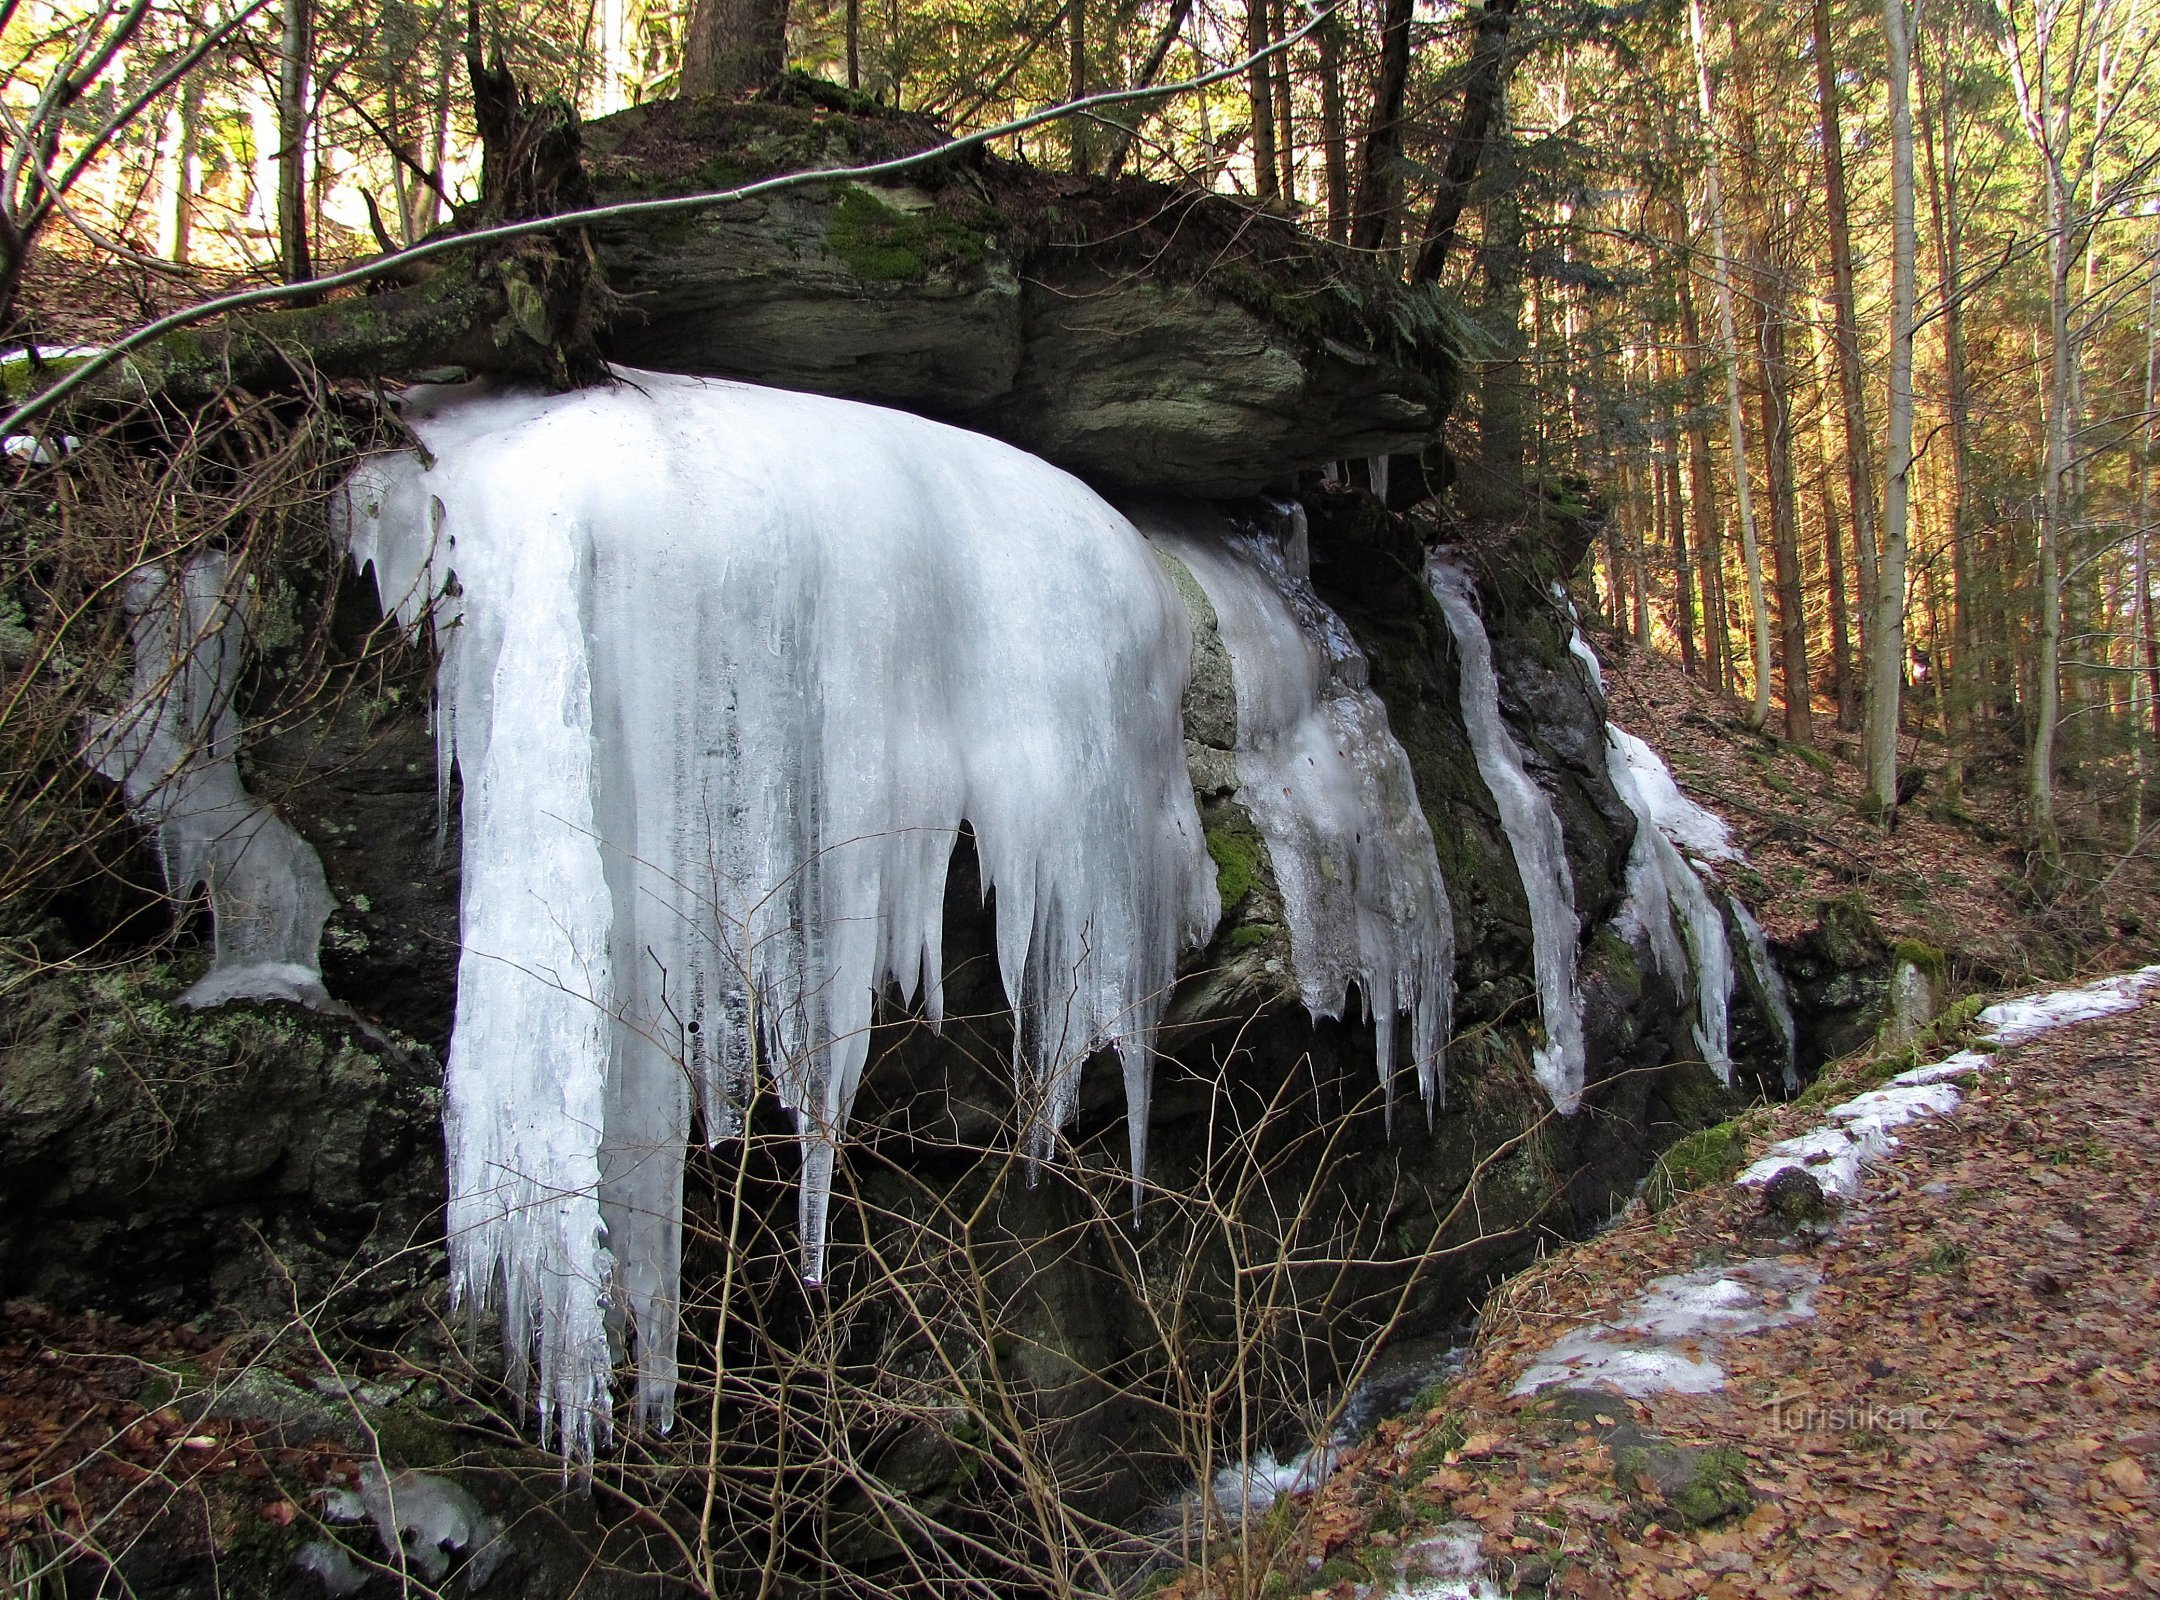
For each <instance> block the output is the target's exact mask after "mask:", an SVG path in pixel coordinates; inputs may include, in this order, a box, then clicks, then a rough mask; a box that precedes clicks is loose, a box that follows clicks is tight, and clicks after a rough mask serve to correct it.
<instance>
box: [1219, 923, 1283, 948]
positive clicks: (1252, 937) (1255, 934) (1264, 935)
mask: <svg viewBox="0 0 2160 1600" xmlns="http://www.w3.org/2000/svg"><path fill="white" fill-rule="evenodd" d="M1274 937H1275V924H1274V923H1272V922H1248V923H1246V924H1245V925H1244V926H1243V927H1241V928H1236V929H1233V930H1232V932H1231V934H1230V948H1231V949H1232V950H1255V949H1258V948H1259V947H1260V946H1261V945H1264V944H1266V943H1267V942H1268V940H1270V939H1272V938H1274Z"/></svg>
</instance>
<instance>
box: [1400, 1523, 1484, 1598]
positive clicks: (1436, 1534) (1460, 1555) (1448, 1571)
mask: <svg viewBox="0 0 2160 1600" xmlns="http://www.w3.org/2000/svg"><path fill="white" fill-rule="evenodd" d="M1396 1566H1397V1573H1396V1579H1395V1583H1394V1585H1393V1586H1392V1587H1391V1588H1390V1589H1389V1590H1388V1591H1387V1592H1388V1595H1389V1597H1390V1600H1501V1597H1502V1596H1503V1594H1504V1593H1505V1591H1504V1590H1502V1589H1501V1588H1500V1587H1499V1586H1498V1585H1497V1584H1495V1583H1494V1582H1493V1580H1492V1579H1491V1578H1490V1577H1489V1576H1488V1575H1487V1573H1486V1566H1485V1540H1484V1534H1483V1531H1482V1530H1481V1529H1480V1528H1479V1527H1478V1525H1477V1524H1476V1523H1474V1522H1447V1523H1442V1524H1441V1525H1440V1526H1439V1527H1437V1528H1435V1529H1434V1530H1433V1531H1432V1532H1431V1533H1429V1534H1427V1535H1426V1536H1425V1537H1424V1538H1422V1539H1416V1540H1413V1541H1412V1542H1410V1543H1409V1544H1406V1545H1404V1546H1403V1547H1402V1549H1401V1551H1400V1552H1399V1553H1398V1554H1397V1557H1396Z"/></svg>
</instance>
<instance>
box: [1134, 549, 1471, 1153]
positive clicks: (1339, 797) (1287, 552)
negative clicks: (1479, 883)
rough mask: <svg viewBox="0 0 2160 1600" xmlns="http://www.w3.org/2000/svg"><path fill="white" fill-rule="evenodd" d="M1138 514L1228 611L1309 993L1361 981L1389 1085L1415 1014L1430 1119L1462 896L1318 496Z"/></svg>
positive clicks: (1270, 844) (1241, 771) (1265, 823)
mask: <svg viewBox="0 0 2160 1600" xmlns="http://www.w3.org/2000/svg"><path fill="white" fill-rule="evenodd" d="M1137 515H1138V519H1139V526H1140V529H1141V531H1142V532H1143V533H1145V534H1146V535H1147V536H1148V538H1149V539H1150V540H1151V541H1153V542H1154V543H1155V544H1156V545H1157V546H1158V547H1159V548H1161V549H1163V550H1165V551H1167V552H1168V553H1169V554H1170V555H1171V556H1172V557H1173V558H1175V559H1176V560H1177V561H1178V562H1179V563H1180V564H1181V565H1182V566H1184V568H1185V569H1186V571H1187V572H1189V573H1191V574H1192V576H1193V579H1194V581H1196V582H1197V583H1198V584H1199V585H1200V588H1201V590H1202V591H1203V592H1204V593H1205V594H1206V595H1207V598H1208V603H1209V605H1210V606H1211V607H1212V608H1213V610H1214V612H1215V622H1216V628H1217V631H1218V632H1219V634H1220V636H1221V639H1222V643H1223V648H1224V650H1225V652H1226V653H1227V654H1228V655H1229V657H1230V664H1231V673H1232V679H1233V682H1234V685H1235V689H1236V695H1237V751H1236V762H1237V776H1238V789H1237V796H1236V798H1237V802H1238V804H1239V805H1241V806H1243V807H1244V808H1245V810H1246V811H1247V812H1248V813H1250V815H1251V816H1252V819H1253V821H1254V823H1255V824H1256V825H1257V826H1258V827H1259V829H1260V834H1261V837H1262V839H1263V840H1265V842H1266V844H1267V850H1268V859H1269V860H1270V861H1271V862H1272V863H1273V865H1274V868H1275V880H1276V883H1277V884H1278V886H1279V887H1280V888H1281V890H1282V897H1283V911H1284V914H1285V916H1286V917H1287V919H1288V922H1289V925H1290V955H1291V963H1292V965H1293V967H1294V968H1295V969H1296V972H1297V976H1298V987H1299V990H1300V992H1301V994H1302V996H1303V998H1304V1001H1305V1007H1306V1009H1307V1010H1308V1011H1310V1012H1311V1013H1312V1015H1313V1016H1314V1017H1316V1018H1317V1017H1340V1016H1341V1015H1342V1014H1343V1012H1344V1011H1345V1010H1346V1009H1347V1007H1348V1005H1349V997H1350V989H1351V986H1352V985H1353V984H1355V985H1356V986H1357V989H1358V992H1359V994H1360V995H1361V996H1362V998H1363V1000H1364V1003H1365V1009H1366V1011H1367V1013H1368V1015H1369V1016H1370V1017H1371V1020H1372V1024H1373V1039H1374V1047H1375V1048H1374V1054H1375V1057H1376V1059H1377V1065H1378V1068H1379V1073H1380V1083H1381V1086H1382V1088H1383V1089H1389V1088H1391V1086H1392V1084H1393V1082H1394V1072H1395V1034H1396V1018H1397V1016H1398V1014H1400V1015H1405V1016H1407V1017H1408V1018H1409V1019H1410V1053H1411V1059H1412V1060H1413V1061H1414V1062H1415V1063H1416V1065H1417V1074H1418V1085H1419V1088H1420V1090H1421V1091H1422V1092H1423V1095H1424V1099H1425V1108H1426V1115H1427V1118H1428V1120H1429V1119H1430V1117H1431V1114H1432V1110H1433V1107H1434V1105H1435V1104H1436V1102H1437V1101H1438V1099H1439V1096H1440V1094H1441V1092H1442V1088H1443V1079H1442V1076H1441V1073H1442V1061H1443V1052H1444V1051H1445V1050H1446V1048H1447V1038H1448V1031H1449V1026H1450V1018H1451V1012H1452V1002H1453V998H1454V974H1455V918H1454V911H1453V908H1452V906H1451V905H1450V903H1449V901H1448V895H1447V885H1446V884H1445V883H1444V882H1443V881H1442V879H1441V876H1440V860H1439V856H1438V854H1437V853H1436V852H1435V851H1434V849H1433V837H1432V828H1431V826H1430V824H1428V823H1427V821H1426V819H1425V808H1424V807H1423V806H1422V805H1420V804H1419V803H1418V794H1417V781H1416V779H1415V778H1414V777H1413V776H1412V775H1411V772H1410V760H1409V757H1408V756H1407V755H1405V754H1404V753H1403V748H1402V745H1401V743H1400V742H1399V741H1397V739H1396V738H1395V735H1394V733H1393V732H1392V731H1391V730H1390V728H1389V727H1388V718H1387V708H1386V707H1385V706H1384V705H1382V704H1381V702H1380V697H1379V696H1378V695H1376V694H1374V693H1373V692H1372V690H1371V689H1370V688H1369V687H1368V685H1367V680H1368V669H1367V665H1366V661H1365V656H1364V654H1363V652H1361V651H1360V650H1359V649H1358V647H1357V645H1356V643H1355V642H1354V641H1353V640H1352V639H1351V636H1350V630H1349V629H1348V628H1347V627H1346V626H1344V624H1343V622H1342V619H1341V618H1340V617H1338V616H1337V615H1336V614H1335V613H1334V612H1333V611H1332V610H1330V609H1329V608H1328V606H1327V605H1325V604H1324V603H1323V602H1322V601H1321V599H1320V598H1319V596H1318V595H1316V594H1315V593H1314V592H1313V590H1312V585H1311V583H1310V581H1309V579H1308V578H1307V577H1306V575H1305V569H1304V560H1305V540H1306V535H1305V519H1304V510H1303V508H1302V507H1295V508H1290V509H1289V510H1288V511H1286V513H1285V514H1284V518H1283V525H1282V526H1281V527H1280V528H1279V529H1278V530H1276V531H1275V532H1272V533H1256V532H1240V531H1237V530H1235V529H1233V527H1232V526H1231V525H1230V524H1229V523H1228V522H1226V521H1224V520H1223V519H1222V518H1220V517H1216V516H1213V515H1210V514H1207V513H1198V512H1196V513H1185V514H1176V513H1169V512H1163V511H1142V512H1140V513H1138V514H1137Z"/></svg>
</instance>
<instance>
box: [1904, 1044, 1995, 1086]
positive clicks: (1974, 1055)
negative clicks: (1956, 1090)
mask: <svg viewBox="0 0 2160 1600" xmlns="http://www.w3.org/2000/svg"><path fill="white" fill-rule="evenodd" d="M1994 1059H1995V1058H1994V1057H1993V1056H1986V1055H1982V1054H1981V1053H1980V1052H1979V1051H1977V1050H1960V1051H1959V1052H1958V1053H1957V1054H1956V1055H1954V1056H1945V1057H1944V1058H1943V1059H1942V1060H1940V1061H1937V1062H1935V1063H1934V1064H1933V1065H1931V1066H1925V1067H1907V1068H1906V1069H1905V1070H1904V1071H1903V1072H1901V1073H1899V1074H1898V1075H1897V1076H1896V1077H1894V1078H1892V1079H1891V1080H1890V1081H1891V1082H1892V1083H1947V1082H1949V1081H1950V1080H1951V1079H1953V1078H1969V1077H1971V1076H1972V1075H1973V1074H1974V1073H1976V1072H1979V1071H1982V1070H1983V1069H1984V1068H1986V1067H1987V1065H1988V1064H1989V1063H1990V1062H1991V1061H1993V1060H1994Z"/></svg>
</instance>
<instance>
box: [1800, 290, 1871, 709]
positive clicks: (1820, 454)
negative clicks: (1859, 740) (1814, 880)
mask: <svg viewBox="0 0 2160 1600" xmlns="http://www.w3.org/2000/svg"><path fill="white" fill-rule="evenodd" d="M1822 345H1823V338H1822V327H1821V324H1820V323H1818V324H1817V325H1816V341H1815V351H1814V359H1813V361H1812V362H1811V363H1810V366H1811V368H1812V370H1813V374H1814V379H1815V384H1814V387H1815V393H1816V396H1817V405H1816V410H1815V482H1816V499H1817V502H1818V503H1819V504H1820V505H1821V507H1822V524H1823V573H1824V581H1825V585H1826V587H1827V588H1828V589H1829V591H1830V664H1831V687H1832V691H1833V693H1834V694H1835V695H1836V697H1837V726H1838V727H1839V728H1840V729H1841V730H1844V731H1846V732H1851V731H1852V730H1854V729H1856V728H1858V727H1859V726H1860V718H1859V702H1860V695H1859V678H1858V676H1857V675H1856V674H1855V672H1854V670H1853V658H1852V624H1851V618H1852V597H1851V592H1850V590H1849V589H1848V587H1847V585H1846V581H1845V534H1844V530H1843V529H1842V528H1841V527H1840V526H1839V525H1838V503H1837V494H1836V492H1835V490H1834V489H1833V488H1832V479H1833V478H1834V477H1835V476H1836V472H1835V470H1834V467H1833V461H1834V460H1835V459H1836V457H1837V452H1836V451H1835V450H1833V449H1832V448H1831V443H1830V383H1829V380H1828V379H1827V378H1826V377H1825V375H1824V373H1823V367H1824V365H1825V363H1824V360H1823V350H1822Z"/></svg>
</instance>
